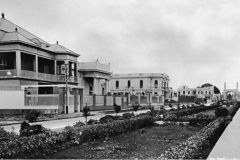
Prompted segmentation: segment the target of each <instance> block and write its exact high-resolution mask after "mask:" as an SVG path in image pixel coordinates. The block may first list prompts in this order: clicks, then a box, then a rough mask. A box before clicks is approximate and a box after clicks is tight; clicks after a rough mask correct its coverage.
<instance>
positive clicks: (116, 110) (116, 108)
mask: <svg viewBox="0 0 240 160" xmlns="http://www.w3.org/2000/svg"><path fill="white" fill-rule="evenodd" d="M113 108H114V110H115V113H116V114H117V113H119V112H120V111H121V106H119V105H117V104H116V103H114V104H113Z"/></svg>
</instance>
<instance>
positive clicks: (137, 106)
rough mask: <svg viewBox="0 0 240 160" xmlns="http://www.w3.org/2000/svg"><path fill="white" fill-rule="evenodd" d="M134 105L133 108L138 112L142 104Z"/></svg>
mask: <svg viewBox="0 0 240 160" xmlns="http://www.w3.org/2000/svg"><path fill="white" fill-rule="evenodd" d="M132 107H133V110H134V111H135V112H136V111H137V110H138V109H139V108H140V105H139V104H138V103H136V104H134V105H133V106H132Z"/></svg>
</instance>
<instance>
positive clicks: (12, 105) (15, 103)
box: [0, 90, 25, 109]
mask: <svg viewBox="0 0 240 160" xmlns="http://www.w3.org/2000/svg"><path fill="white" fill-rule="evenodd" d="M24 108H25V106H24V91H21V90H20V91H16V90H13V91H9V90H7V91H0V109H24Z"/></svg>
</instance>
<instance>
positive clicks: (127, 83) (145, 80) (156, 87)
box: [110, 73, 169, 95]
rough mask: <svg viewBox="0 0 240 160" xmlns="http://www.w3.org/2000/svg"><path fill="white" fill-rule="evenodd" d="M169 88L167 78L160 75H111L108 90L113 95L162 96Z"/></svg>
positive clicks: (164, 75)
mask: <svg viewBox="0 0 240 160" xmlns="http://www.w3.org/2000/svg"><path fill="white" fill-rule="evenodd" d="M168 88H169V76H168V75H166V74H161V73H130V74H113V75H112V78H111V80H110V89H111V92H112V93H113V94H126V93H129V94H140V95H145V94H147V93H149V92H150V93H151V94H152V95H164V92H166V91H168Z"/></svg>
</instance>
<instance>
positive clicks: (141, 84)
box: [140, 80, 143, 88]
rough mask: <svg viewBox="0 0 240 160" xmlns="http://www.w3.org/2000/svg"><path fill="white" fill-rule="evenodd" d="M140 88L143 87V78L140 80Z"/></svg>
mask: <svg viewBox="0 0 240 160" xmlns="http://www.w3.org/2000/svg"><path fill="white" fill-rule="evenodd" d="M140 88H143V80H140Z"/></svg>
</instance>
